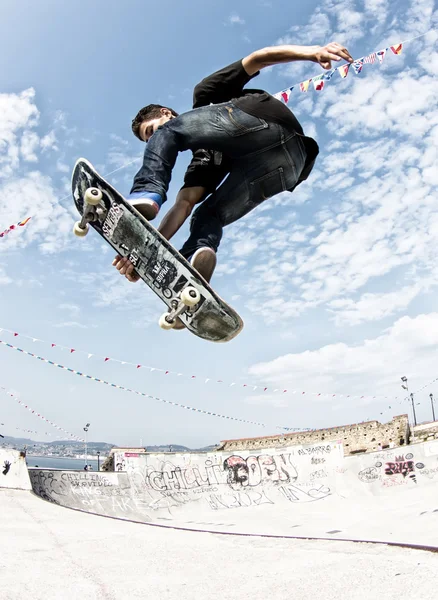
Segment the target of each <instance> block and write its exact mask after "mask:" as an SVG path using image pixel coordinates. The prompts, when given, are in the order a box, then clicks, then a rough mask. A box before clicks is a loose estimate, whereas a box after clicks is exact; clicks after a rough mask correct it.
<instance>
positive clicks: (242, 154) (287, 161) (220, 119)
mask: <svg viewBox="0 0 438 600" xmlns="http://www.w3.org/2000/svg"><path fill="white" fill-rule="evenodd" d="M342 59H344V60H346V61H347V62H350V63H351V62H353V58H352V57H351V55H350V53H349V52H348V50H347V49H346V48H345V47H343V46H342V45H340V44H338V43H337V42H331V43H329V44H327V45H326V46H323V47H321V46H289V45H287V46H276V47H271V48H264V49H262V50H258V51H256V52H253V53H252V54H250V55H249V56H247V57H246V58H244V59H242V60H239V61H237V62H235V63H233V64H231V65H229V66H227V67H225V68H224V69H221V70H220V71H217V72H215V73H213V74H212V75H210V76H209V77H207V78H205V79H203V80H202V81H201V82H200V83H199V84H198V85H197V86H196V87H195V90H194V103H193V108H194V110H192V111H189V112H186V113H183V114H181V115H178V114H177V113H176V112H175V111H173V110H172V109H169V108H166V107H163V106H160V105H149V106H146V107H145V108H143V109H141V110H140V111H139V113H138V114H137V115H136V117H135V118H134V120H133V122H132V130H133V132H134V134H135V135H136V136H137V137H138V138H139V139H140V140H142V141H144V142H146V143H147V145H146V149H145V152H144V159H143V165H142V167H141V169H140V170H139V172H138V173H137V174H136V176H135V178H134V183H133V186H132V189H131V194H130V195H129V197H128V200H129V201H131V202H132V204H133V206H135V207H136V208H137V210H138V211H139V212H141V213H142V214H143V215H144V216H145V217H146V218H147V219H149V220H151V219H153V218H155V216H156V215H157V214H158V212H159V210H160V208H161V206H162V205H163V203H164V202H165V200H166V193H167V190H168V187H169V182H170V179H171V175H172V169H173V167H174V164H175V161H176V158H177V156H178V153H179V152H181V151H184V150H189V149H190V150H192V151H194V157H193V160H192V162H191V163H190V165H189V167H188V169H187V172H186V175H185V178H184V186H183V188H182V189H181V190H180V192H179V193H178V196H177V199H176V202H175V205H174V206H173V207H172V208H171V209H170V211H169V212H168V213H167V215H166V216H165V218H164V219H163V222H162V223H161V224H160V226H159V228H158V230H159V231H160V232H161V233H162V235H163V236H164V237H166V238H167V239H170V238H171V237H172V236H173V235H174V234H175V233H176V232H177V231H178V229H179V228H180V227H181V225H182V224H183V223H184V221H185V220H186V219H187V218H188V217H189V215H190V214H191V212H192V210H193V208H194V206H195V205H196V204H198V203H199V202H202V201H203V200H204V201H203V202H202V204H201V205H200V206H199V207H198V208H197V209H196V211H195V212H194V214H193V216H192V219H191V223H190V236H189V238H188V240H187V241H186V242H185V244H184V245H183V248H182V249H181V250H180V252H181V254H182V255H183V256H185V257H186V258H187V259H191V262H192V264H193V266H194V267H195V268H196V269H197V270H198V271H199V272H200V273H201V275H203V277H204V278H205V279H206V280H207V281H209V280H210V279H211V276H212V274H213V271H214V268H215V265H216V252H217V249H218V247H219V244H220V241H221V238H222V231H223V228H224V227H225V226H226V225H229V224H230V223H233V222H234V221H236V220H238V219H240V218H241V217H243V216H244V215H246V214H247V213H248V212H250V211H251V210H253V209H254V208H256V207H257V206H258V205H259V204H261V203H262V202H263V201H264V200H267V199H268V198H271V197H272V196H275V195H276V194H278V193H280V192H284V191H293V190H294V189H295V187H296V186H297V185H299V184H300V183H301V182H302V181H304V180H305V179H307V177H308V176H309V174H310V172H311V170H312V168H313V165H314V162H315V159H316V157H317V155H318V152H319V149H318V145H317V143H316V142H315V141H314V140H313V139H312V138H308V137H306V136H304V133H303V129H302V127H301V125H300V123H299V122H298V120H297V119H296V117H295V116H294V114H293V113H292V111H290V110H289V109H288V108H287V107H286V106H285V105H284V104H283V103H282V102H281V101H279V100H277V99H276V98H274V97H273V96H271V95H270V94H268V93H267V92H265V91H263V90H257V89H244V86H245V85H246V84H247V83H248V82H249V81H250V80H251V79H253V78H254V77H256V76H257V75H258V74H259V72H260V70H261V69H263V68H265V67H268V66H271V65H275V64H280V63H288V62H293V61H311V62H316V63H318V64H320V65H321V66H322V67H323V68H324V69H330V68H331V66H332V61H340V60H342ZM203 148H208V150H202V149H203ZM226 174H228V177H227V179H226V180H225V181H224V182H223V183H222V184H221V185H219V184H220V183H221V181H222V179H223V178H224V176H225V175H226ZM207 196H208V197H207ZM113 265H114V266H116V268H117V269H118V270H119V272H120V273H121V274H122V275H125V276H126V277H127V279H129V280H130V281H137V280H138V277H137V275H136V274H135V273H134V272H133V269H134V267H133V265H132V264H131V263H130V262H129V260H128V259H127V258H122V257H120V256H117V257H116V258H115V260H114V261H113Z"/></svg>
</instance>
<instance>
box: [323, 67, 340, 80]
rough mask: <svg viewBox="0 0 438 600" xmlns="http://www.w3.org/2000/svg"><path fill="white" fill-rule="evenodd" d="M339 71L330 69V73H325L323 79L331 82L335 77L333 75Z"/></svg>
mask: <svg viewBox="0 0 438 600" xmlns="http://www.w3.org/2000/svg"><path fill="white" fill-rule="evenodd" d="M336 71H337V69H330V71H327V73H324V75H323V78H324V79H325V80H326V81H330V79H331V78H332V77H333V75H334V74H335V73H336Z"/></svg>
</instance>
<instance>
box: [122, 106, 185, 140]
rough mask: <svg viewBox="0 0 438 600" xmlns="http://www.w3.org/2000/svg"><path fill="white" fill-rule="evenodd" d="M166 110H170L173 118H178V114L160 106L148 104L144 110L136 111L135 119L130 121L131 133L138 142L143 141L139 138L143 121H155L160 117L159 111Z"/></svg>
mask: <svg viewBox="0 0 438 600" xmlns="http://www.w3.org/2000/svg"><path fill="white" fill-rule="evenodd" d="M162 108H167V110H170V112H171V113H172V115H173V116H174V117H177V116H178V113H177V112H175V111H174V110H173V109H172V108H168V107H167V106H161V104H148V105H147V106H145V107H144V108H142V109H141V110H139V111H138V113H137V114H136V115H135V117H134V118H133V119H132V133H133V134H134V135H135V137H137V138H138V139H139V140H141V141H143V140H142V139H141V137H140V125H141V124H142V123H143V121H149V119H157V118H158V117H161V109H162Z"/></svg>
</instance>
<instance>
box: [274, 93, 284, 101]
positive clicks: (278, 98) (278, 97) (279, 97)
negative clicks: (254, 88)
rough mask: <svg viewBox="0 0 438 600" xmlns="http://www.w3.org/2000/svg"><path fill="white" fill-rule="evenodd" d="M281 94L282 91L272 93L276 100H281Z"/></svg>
mask: <svg viewBox="0 0 438 600" xmlns="http://www.w3.org/2000/svg"><path fill="white" fill-rule="evenodd" d="M281 94H282V92H277V93H276V94H274V98H275V99H276V100H281Z"/></svg>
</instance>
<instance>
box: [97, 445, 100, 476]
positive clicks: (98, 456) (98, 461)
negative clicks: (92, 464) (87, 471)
mask: <svg viewBox="0 0 438 600" xmlns="http://www.w3.org/2000/svg"><path fill="white" fill-rule="evenodd" d="M96 454H97V470H98V471H100V451H99V450H98V451H97V452H96Z"/></svg>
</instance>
